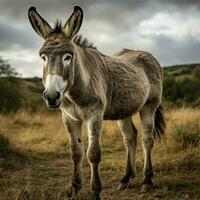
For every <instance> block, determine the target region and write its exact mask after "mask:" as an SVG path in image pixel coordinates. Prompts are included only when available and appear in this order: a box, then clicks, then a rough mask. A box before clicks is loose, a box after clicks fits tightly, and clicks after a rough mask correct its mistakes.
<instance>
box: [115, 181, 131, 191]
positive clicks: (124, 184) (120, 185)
mask: <svg viewBox="0 0 200 200" xmlns="http://www.w3.org/2000/svg"><path fill="white" fill-rule="evenodd" d="M128 186H129V182H126V183H120V184H119V185H118V187H117V190H118V191H120V190H124V189H126V188H128Z"/></svg>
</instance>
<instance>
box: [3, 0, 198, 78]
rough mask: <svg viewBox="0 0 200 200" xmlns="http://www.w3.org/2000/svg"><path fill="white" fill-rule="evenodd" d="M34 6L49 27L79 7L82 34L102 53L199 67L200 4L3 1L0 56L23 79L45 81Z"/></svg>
mask: <svg viewBox="0 0 200 200" xmlns="http://www.w3.org/2000/svg"><path fill="white" fill-rule="evenodd" d="M32 5H34V6H36V7H37V9H38V12H39V13H40V14H41V15H42V16H43V17H44V18H45V19H46V20H47V21H48V22H49V23H50V24H51V25H52V24H53V23H54V22H55V21H56V19H62V21H63V22H65V21H66V20H67V18H68V17H69V15H70V14H71V12H72V11H73V6H74V5H80V6H81V7H82V8H83V10H84V21H83V26H82V29H81V33H82V34H83V35H85V36H87V37H88V39H89V40H91V41H93V42H94V44H95V45H96V46H97V47H98V48H99V50H100V51H102V52H104V53H109V54H112V53H113V52H116V51H118V50H120V49H121V48H130V49H142V50H146V51H150V52H152V53H153V54H154V55H155V56H156V57H157V58H158V59H159V60H160V62H161V64H162V65H170V64H177V63H188V62H200V58H199V52H200V42H199V39H198V38H200V37H199V36H200V12H199V10H200V1H198V0H191V1H188V0H169V1H165V0H152V1H148V0H124V1H121V0H115V1H108V0H86V1H81V0H76V1H74V0H73V1H72V0H68V1H66V0H57V1H54V0H41V1H36V0H32V1H27V0H19V1H13V0H1V2H0V55H3V56H4V57H6V56H7V57H6V58H7V59H10V61H11V64H12V65H13V66H14V67H16V68H17V69H18V70H19V71H20V72H21V73H23V74H24V75H25V76H32V75H33V74H34V75H36V73H39V72H40V73H39V74H40V75H41V70H40V69H41V67H39V66H40V65H41V63H40V60H39V58H38V49H39V47H40V46H41V45H42V40H41V39H40V38H39V37H38V36H37V35H36V34H35V32H34V31H33V30H32V27H31V25H30V24H29V21H28V18H27V11H28V8H29V7H30V6H32ZM198 27H199V28H198ZM26 65H29V66H31V65H32V66H33V67H32V68H27V67H26Z"/></svg>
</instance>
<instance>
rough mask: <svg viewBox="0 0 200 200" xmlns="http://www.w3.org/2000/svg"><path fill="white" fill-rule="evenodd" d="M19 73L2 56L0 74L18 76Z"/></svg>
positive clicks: (0, 58)
mask: <svg viewBox="0 0 200 200" xmlns="http://www.w3.org/2000/svg"><path fill="white" fill-rule="evenodd" d="M16 75H18V73H17V72H16V71H15V69H14V68H12V67H11V65H10V64H9V63H8V61H7V60H4V59H3V58H2V57H1V56H0V76H16Z"/></svg>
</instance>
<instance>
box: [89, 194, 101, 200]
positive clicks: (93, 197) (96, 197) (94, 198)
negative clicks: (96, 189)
mask: <svg viewBox="0 0 200 200" xmlns="http://www.w3.org/2000/svg"><path fill="white" fill-rule="evenodd" d="M91 200H101V198H100V194H93V193H92V194H91Z"/></svg>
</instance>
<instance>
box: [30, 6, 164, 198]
mask: <svg viewBox="0 0 200 200" xmlns="http://www.w3.org/2000/svg"><path fill="white" fill-rule="evenodd" d="M28 16H29V20H30V23H31V25H32V27H33V29H34V30H35V32H36V33H37V34H38V35H39V36H41V37H42V38H43V39H44V40H45V42H44V44H43V46H42V48H41V49H40V52H39V54H40V57H41V58H42V59H43V61H44V65H43V84H44V88H45V90H44V92H43V97H44V100H45V102H46V104H47V107H49V108H51V109H58V108H59V109H60V110H61V113H62V118H63V122H64V125H65V127H66V129H67V130H68V133H69V137H70V143H71V151H72V160H73V166H74V171H73V178H72V183H71V190H70V195H76V194H78V192H79V191H80V189H81V187H82V162H83V155H84V150H83V145H82V136H81V127H82V123H83V121H85V122H86V124H87V128H88V135H89V136H88V138H89V145H88V149H87V158H88V162H89V163H90V167H91V182H90V188H91V192H92V198H93V199H100V192H101V190H102V185H101V180H100V175H99V163H100V161H101V147H100V141H99V140H100V132H101V126H102V121H103V120H118V121H117V122H118V126H119V129H120V130H121V132H122V135H123V140H124V144H125V147H126V167H125V174H124V176H123V177H122V179H121V182H120V184H119V187H118V189H119V190H121V189H125V188H126V187H128V185H129V182H130V181H131V180H132V179H133V178H134V177H135V174H136V169H135V168H136V167H135V166H136V165H135V158H136V157H135V154H136V143H137V129H136V127H135V126H134V124H133V122H132V116H133V115H134V114H136V113H137V112H139V114H140V118H141V122H142V127H143V137H142V138H143V139H142V141H143V151H144V181H143V184H142V190H141V191H142V192H148V191H150V190H151V189H152V187H153V182H152V176H153V169H152V162H151V151H152V148H153V144H154V140H155V138H160V136H161V135H162V134H163V133H164V130H165V128H166V125H165V118H164V113H163V109H162V106H161V96H162V79H163V77H162V69H161V66H160V64H159V62H158V61H157V60H156V59H155V58H154V57H153V56H152V55H151V54H150V53H148V52H144V51H134V50H129V49H123V50H121V51H119V52H118V53H116V54H114V55H113V56H107V55H104V54H102V53H100V52H99V51H98V50H97V49H96V48H95V47H94V46H93V45H92V44H91V43H90V42H88V40H87V39H84V38H83V37H82V36H78V35H77V33H78V31H79V29H80V27H81V24H82V20H83V11H82V9H81V8H80V7H79V6H75V7H74V11H73V13H72V14H71V16H70V17H69V19H68V20H67V21H66V23H65V24H64V26H62V25H61V23H60V22H57V23H56V24H55V26H54V28H51V26H50V25H49V24H48V23H47V22H46V20H45V19H43V18H42V17H41V16H40V15H39V14H38V12H37V11H36V8H35V7H31V8H30V9H29V11H28Z"/></svg>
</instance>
